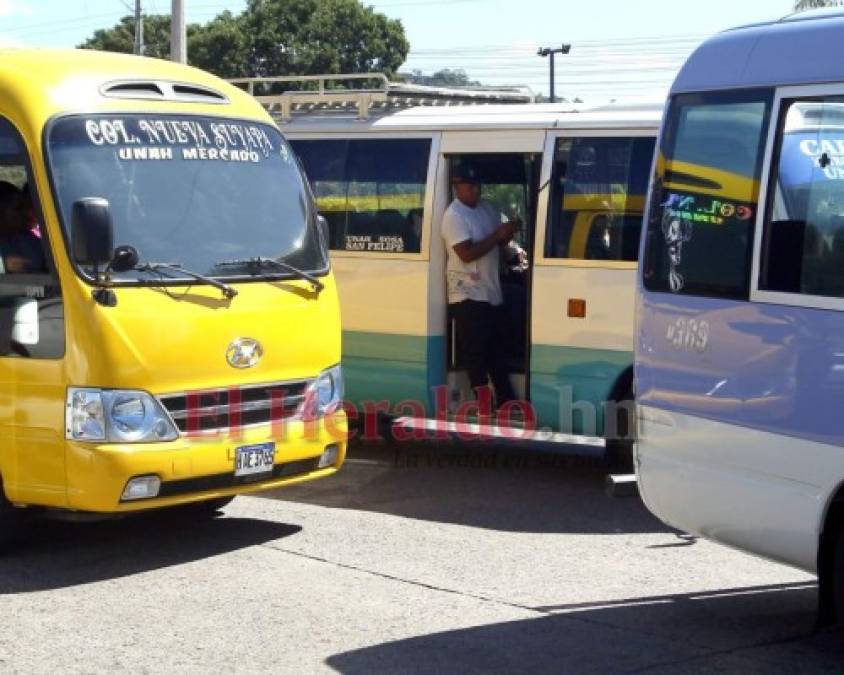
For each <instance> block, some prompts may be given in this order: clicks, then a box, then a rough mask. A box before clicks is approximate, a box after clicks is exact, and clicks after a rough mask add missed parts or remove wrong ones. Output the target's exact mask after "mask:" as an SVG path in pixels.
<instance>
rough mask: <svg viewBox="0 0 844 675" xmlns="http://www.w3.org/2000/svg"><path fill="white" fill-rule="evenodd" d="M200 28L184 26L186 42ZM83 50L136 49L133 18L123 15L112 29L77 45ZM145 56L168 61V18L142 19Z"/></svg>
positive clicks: (152, 15)
mask: <svg viewBox="0 0 844 675" xmlns="http://www.w3.org/2000/svg"><path fill="white" fill-rule="evenodd" d="M198 29H199V26H198V25H197V24H190V25H188V27H187V33H188V41H190V39H191V37H193V36H194V35H195V34H196V31H197V30H198ZM79 46H80V47H81V48H82V49H99V50H102V51H106V52H123V53H125V54H131V53H132V51H133V50H134V46H135V17H134V16H124V17H123V18H122V19H120V22H119V23H118V24H117V25H116V26H113V27H112V28H101V29H99V30H97V31H95V32H94V34H93V35H92V36H91V37H89V38H88V39H87V40H85V42H83V43H82V44H81V45H79ZM144 54H145V55H146V56H153V57H155V58H157V59H169V58H170V15H169V14H167V15H165V14H148V15H145V16H144Z"/></svg>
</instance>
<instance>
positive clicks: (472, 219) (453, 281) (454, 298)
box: [442, 199, 503, 305]
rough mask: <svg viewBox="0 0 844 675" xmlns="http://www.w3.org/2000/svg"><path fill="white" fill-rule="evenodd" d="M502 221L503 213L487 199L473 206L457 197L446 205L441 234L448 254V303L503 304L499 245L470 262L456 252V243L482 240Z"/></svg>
mask: <svg viewBox="0 0 844 675" xmlns="http://www.w3.org/2000/svg"><path fill="white" fill-rule="evenodd" d="M500 225H501V216H500V215H499V214H498V212H497V211H496V210H495V208H494V207H493V206H492V204H490V203H489V202H487V201H484V200H481V201H479V202H478V205H477V206H476V207H475V208H472V207H470V206H466V205H465V204H464V203H463V202H461V201H460V200H459V199H455V200H454V201H453V202H451V205H450V206H449V207H448V209H446V212H445V215H444V216H443V223H442V234H443V239H445V247H446V254H447V256H448V262H447V263H446V283H447V286H448V301H449V303H454V302H462V301H463V300H477V301H479V302H488V303H490V304H491V305H500V304H501V303H502V302H503V298H502V295H501V279H500V278H499V269H498V246H495V247H493V248H492V250H491V251H489V253H487V254H486V255H484V256H481V257H480V258H478V259H477V260H474V261H472V262H470V263H464V262H463V261H462V260H461V259H460V256H458V255H457V254H456V253H455V252H454V245H455V244H459V243H460V242H461V241H467V240H471V241H472V242H473V243H476V242H479V241H481V240H482V239H486V238H487V237H488V236H489V235H491V234H492V233H493V232H494V231H495V230H496V229H497V228H498V227H499V226H500Z"/></svg>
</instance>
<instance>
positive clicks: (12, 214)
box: [0, 181, 46, 274]
mask: <svg viewBox="0 0 844 675" xmlns="http://www.w3.org/2000/svg"><path fill="white" fill-rule="evenodd" d="M30 210H31V209H30ZM0 257H2V263H3V272H4V273H6V274H9V273H20V272H28V273H38V272H44V271H46V263H45V261H44V249H43V246H42V243H41V239H40V238H39V237H38V236H37V235H36V234H35V233H34V232H33V230H32V223H31V222H30V219H29V218H28V213H27V206H26V202H25V199H24V196H23V194H22V192H21V191H20V190H19V189H18V188H17V186H15V185H13V184H12V183H9V182H8V181H0Z"/></svg>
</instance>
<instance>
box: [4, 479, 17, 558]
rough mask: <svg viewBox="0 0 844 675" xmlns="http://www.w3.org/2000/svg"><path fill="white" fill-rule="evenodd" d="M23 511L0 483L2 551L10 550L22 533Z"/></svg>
mask: <svg viewBox="0 0 844 675" xmlns="http://www.w3.org/2000/svg"><path fill="white" fill-rule="evenodd" d="M20 524H21V513H20V511H19V510H18V509H16V508H15V507H14V506H12V504H11V502H10V501H9V500H8V499H6V494H5V493H4V491H3V484H2V483H0V552H2V551H5V550H8V549H9V548H11V546H12V545H13V544H14V542H15V540H16V539H17V537H18V535H19V534H20Z"/></svg>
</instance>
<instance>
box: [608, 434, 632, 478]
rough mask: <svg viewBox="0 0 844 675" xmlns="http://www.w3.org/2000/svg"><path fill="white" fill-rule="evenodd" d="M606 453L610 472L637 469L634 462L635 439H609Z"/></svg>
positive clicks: (625, 472)
mask: <svg viewBox="0 0 844 675" xmlns="http://www.w3.org/2000/svg"><path fill="white" fill-rule="evenodd" d="M604 453H605V455H604V456H605V457H606V462H607V470H608V471H609V472H610V473H613V474H627V473H634V472H635V471H636V468H635V466H634V464H633V441H630V440H621V439H617V438H616V439H607V442H606V448H605V450H604Z"/></svg>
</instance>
